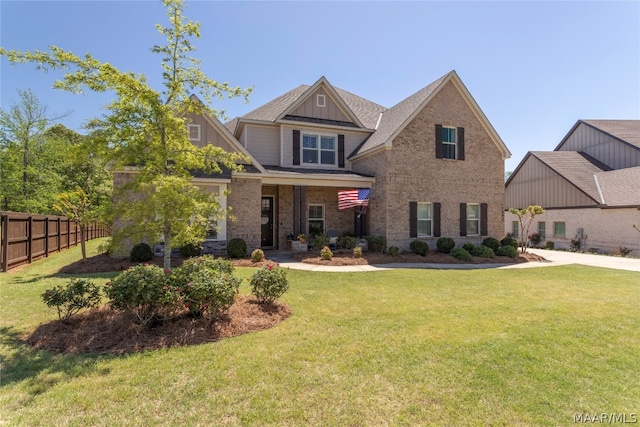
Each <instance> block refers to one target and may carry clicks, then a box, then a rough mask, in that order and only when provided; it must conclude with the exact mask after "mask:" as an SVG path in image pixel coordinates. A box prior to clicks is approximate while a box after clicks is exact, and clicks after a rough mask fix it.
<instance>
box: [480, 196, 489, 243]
mask: <svg viewBox="0 0 640 427" xmlns="http://www.w3.org/2000/svg"><path fill="white" fill-rule="evenodd" d="M487 211H488V208H487V204H486V203H480V235H481V236H486V235H487V234H488V233H487V231H488V230H487V219H488V218H487Z"/></svg>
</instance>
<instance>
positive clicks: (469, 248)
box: [462, 242, 476, 253]
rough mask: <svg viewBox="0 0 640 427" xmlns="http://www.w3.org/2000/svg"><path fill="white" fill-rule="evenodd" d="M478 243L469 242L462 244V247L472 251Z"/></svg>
mask: <svg viewBox="0 0 640 427" xmlns="http://www.w3.org/2000/svg"><path fill="white" fill-rule="evenodd" d="M475 247H476V245H474V244H473V243H470V242H467V243H465V244H464V245H462V249H464V250H465V251H467V252H469V253H471V251H472V250H473V248H475Z"/></svg>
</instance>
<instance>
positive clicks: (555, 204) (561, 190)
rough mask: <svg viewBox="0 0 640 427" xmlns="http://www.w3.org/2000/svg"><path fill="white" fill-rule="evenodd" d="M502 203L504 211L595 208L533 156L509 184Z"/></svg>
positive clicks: (591, 201)
mask: <svg viewBox="0 0 640 427" xmlns="http://www.w3.org/2000/svg"><path fill="white" fill-rule="evenodd" d="M505 201H506V208H507V209H509V208H519V209H520V208H525V207H527V206H530V205H539V206H542V207H543V208H545V209H549V208H560V207H573V206H596V205H597V204H598V203H597V202H596V201H594V200H593V199H592V198H590V197H589V196H587V195H586V194H584V193H583V192H582V191H580V190H579V189H578V188H576V187H575V186H574V185H573V184H571V183H569V182H568V181H567V180H566V179H564V178H563V177H562V176H560V175H558V174H557V173H556V172H554V171H553V170H552V169H551V168H549V167H548V166H547V165H545V164H544V163H542V162H541V161H540V160H538V159H537V158H535V157H533V156H529V158H528V159H527V160H526V162H525V163H524V164H523V165H522V167H521V168H520V170H519V171H518V173H517V174H516V175H514V177H513V179H512V180H511V181H510V182H509V185H508V186H507V188H506V190H505Z"/></svg>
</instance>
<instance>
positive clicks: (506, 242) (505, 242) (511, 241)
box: [500, 236, 519, 249]
mask: <svg viewBox="0 0 640 427" xmlns="http://www.w3.org/2000/svg"><path fill="white" fill-rule="evenodd" d="M500 246H513V247H514V248H516V249H518V246H519V244H518V241H517V240H516V239H515V238H514V237H511V236H507V237H505V238H504V239H502V240H500Z"/></svg>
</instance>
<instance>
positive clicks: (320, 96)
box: [316, 93, 327, 108]
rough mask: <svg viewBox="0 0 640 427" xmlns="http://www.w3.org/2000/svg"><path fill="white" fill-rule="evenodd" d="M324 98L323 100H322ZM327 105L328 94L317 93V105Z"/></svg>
mask: <svg viewBox="0 0 640 427" xmlns="http://www.w3.org/2000/svg"><path fill="white" fill-rule="evenodd" d="M320 100H322V102H320ZM326 106H327V96H326V95H324V94H322V93H316V107H320V108H324V107H326Z"/></svg>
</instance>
